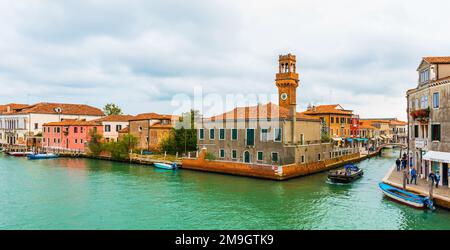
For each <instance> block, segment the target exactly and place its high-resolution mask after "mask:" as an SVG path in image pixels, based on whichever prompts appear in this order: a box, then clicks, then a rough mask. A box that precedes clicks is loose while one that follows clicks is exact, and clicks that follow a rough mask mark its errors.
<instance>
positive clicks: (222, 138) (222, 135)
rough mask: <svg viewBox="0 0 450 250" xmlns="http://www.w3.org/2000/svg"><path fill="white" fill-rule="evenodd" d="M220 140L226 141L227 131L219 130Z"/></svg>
mask: <svg viewBox="0 0 450 250" xmlns="http://www.w3.org/2000/svg"><path fill="white" fill-rule="evenodd" d="M219 139H220V140H225V129H223V128H221V129H220V130H219Z"/></svg>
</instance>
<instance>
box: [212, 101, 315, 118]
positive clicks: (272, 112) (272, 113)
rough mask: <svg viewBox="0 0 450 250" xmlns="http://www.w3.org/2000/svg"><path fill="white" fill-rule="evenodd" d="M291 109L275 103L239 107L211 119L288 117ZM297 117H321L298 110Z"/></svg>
mask: <svg viewBox="0 0 450 250" xmlns="http://www.w3.org/2000/svg"><path fill="white" fill-rule="evenodd" d="M288 116H289V110H288V109H286V108H283V107H280V106H278V105H276V104H273V103H267V104H264V105H261V104H260V105H256V106H249V107H237V108H235V109H233V110H231V111H229V112H226V113H223V114H220V115H217V116H213V117H210V118H209V120H211V121H221V120H237V119H267V118H271V119H286V118H288ZM297 119H303V120H311V121H319V118H316V117H313V116H309V115H306V114H304V113H299V112H297Z"/></svg>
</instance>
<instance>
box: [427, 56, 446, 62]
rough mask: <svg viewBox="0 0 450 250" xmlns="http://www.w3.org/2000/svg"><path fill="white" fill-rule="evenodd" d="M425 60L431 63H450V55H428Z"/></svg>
mask: <svg viewBox="0 0 450 250" xmlns="http://www.w3.org/2000/svg"><path fill="white" fill-rule="evenodd" d="M423 60H425V61H427V62H429V63H450V56H426V57H424V58H423Z"/></svg>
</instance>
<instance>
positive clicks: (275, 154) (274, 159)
mask: <svg viewBox="0 0 450 250" xmlns="http://www.w3.org/2000/svg"><path fill="white" fill-rule="evenodd" d="M272 162H278V153H277V152H272Z"/></svg>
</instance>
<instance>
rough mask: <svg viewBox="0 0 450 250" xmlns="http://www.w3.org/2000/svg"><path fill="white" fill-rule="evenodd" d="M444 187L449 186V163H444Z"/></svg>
mask: <svg viewBox="0 0 450 250" xmlns="http://www.w3.org/2000/svg"><path fill="white" fill-rule="evenodd" d="M442 186H448V163H442Z"/></svg>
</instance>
